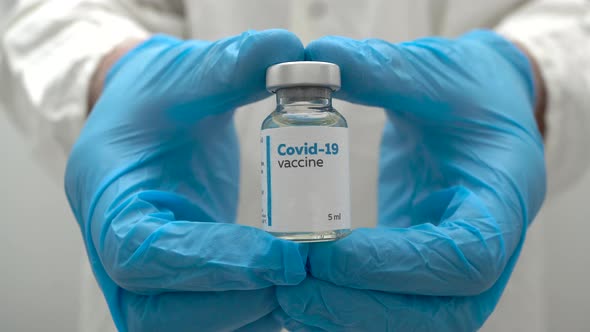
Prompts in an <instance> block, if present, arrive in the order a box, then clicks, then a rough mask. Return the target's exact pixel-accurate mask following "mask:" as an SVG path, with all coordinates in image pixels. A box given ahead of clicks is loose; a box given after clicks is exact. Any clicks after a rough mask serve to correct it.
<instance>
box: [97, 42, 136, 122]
mask: <svg viewBox="0 0 590 332" xmlns="http://www.w3.org/2000/svg"><path fill="white" fill-rule="evenodd" d="M142 41H143V40H142V39H127V40H125V41H123V42H122V43H120V44H119V45H117V46H115V47H114V48H113V49H112V50H111V51H110V52H109V53H107V54H105V56H103V57H102V59H101V60H100V62H99V63H98V66H97V67H96V70H95V71H94V74H93V75H92V77H91V79H90V86H89V90H88V114H90V112H91V111H92V107H94V104H95V103H96V101H97V100H98V98H99V97H100V94H101V93H102V88H103V85H104V80H105V77H106V75H107V73H108V72H109V70H110V69H111V67H112V66H113V65H114V64H115V63H116V62H117V61H118V60H119V59H120V58H121V57H122V56H123V55H125V54H126V53H127V52H129V51H130V50H131V49H133V48H135V46H137V45H138V44H139V43H141V42H142Z"/></svg>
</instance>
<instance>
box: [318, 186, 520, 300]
mask: <svg viewBox="0 0 590 332" xmlns="http://www.w3.org/2000/svg"><path fill="white" fill-rule="evenodd" d="M416 210H418V211H422V213H421V214H420V215H417V216H415V217H417V218H420V219H421V222H420V223H419V222H414V224H417V225H415V226H412V227H409V228H391V227H378V228H374V229H357V230H355V231H353V233H352V234H351V235H349V236H348V237H346V238H343V239H341V240H339V241H335V242H332V243H318V244H313V245H311V246H310V253H309V264H310V273H311V274H312V275H313V276H314V277H316V278H318V279H322V280H326V281H329V282H331V283H334V284H336V285H340V286H347V287H352V288H359V289H371V290H380V291H387V292H396V293H406V294H421V295H444V296H458V295H462V296H466V295H475V294H480V293H482V292H484V291H485V290H487V289H488V288H489V287H491V286H492V285H493V284H494V283H495V282H496V280H497V279H498V277H499V276H500V274H501V273H502V271H503V270H504V268H505V266H506V264H507V262H508V260H509V259H510V258H511V257H512V256H513V253H514V251H515V249H516V248H517V246H518V244H519V243H520V242H521V239H522V238H521V237H522V236H523V235H524V234H523V232H524V231H523V227H524V226H523V224H522V223H515V222H510V221H505V220H496V219H495V218H494V217H493V216H491V215H490V214H489V212H488V210H487V208H486V206H485V205H484V204H483V203H482V202H481V200H480V199H479V197H477V196H475V195H474V194H473V193H471V192H469V191H468V190H466V189H464V188H460V187H454V188H451V189H448V190H444V191H440V192H437V193H433V194H431V195H430V196H429V199H427V200H426V201H424V202H423V204H421V205H419V206H417V207H416ZM418 223H419V224H418Z"/></svg>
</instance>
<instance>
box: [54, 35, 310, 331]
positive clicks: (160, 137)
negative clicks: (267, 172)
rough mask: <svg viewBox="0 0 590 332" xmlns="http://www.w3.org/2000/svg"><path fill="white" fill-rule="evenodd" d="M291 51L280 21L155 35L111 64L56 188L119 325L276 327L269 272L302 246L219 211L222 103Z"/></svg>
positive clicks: (229, 162) (253, 87)
mask: <svg viewBox="0 0 590 332" xmlns="http://www.w3.org/2000/svg"><path fill="white" fill-rule="evenodd" d="M302 58H303V47H302V45H301V42H300V41H299V40H298V39H297V38H296V37H295V36H294V35H293V34H291V33H288V32H286V31H280V30H270V31H264V32H246V33H244V34H242V35H239V36H236V37H232V38H228V39H223V40H220V41H217V42H213V43H212V42H205V41H181V40H177V39H173V38H170V37H166V36H156V37H153V38H151V39H149V40H147V41H145V42H143V43H142V44H140V45H139V46H138V47H136V48H134V49H133V50H132V51H130V52H129V53H128V54H126V55H125V56H124V57H123V58H122V59H121V60H120V61H118V62H117V63H116V64H115V66H114V67H113V69H111V71H110V72H109V74H108V76H107V79H106V84H105V88H104V92H103V94H102V96H101V98H100V99H99V100H98V102H97V104H96V105H95V107H94V108H93V110H92V113H91V115H90V117H89V118H88V121H87V123H86V125H85V127H84V129H83V131H82V134H81V136H80V138H79V140H78V142H77V143H76V145H75V147H74V149H73V151H72V153H71V156H70V159H69V162H68V165H67V171H66V179H65V188H66V192H67V196H68V199H69V202H70V205H71V207H72V210H73V212H74V214H75V217H76V219H77V220H78V223H79V225H80V228H81V230H82V234H83V237H84V241H85V243H86V248H87V252H88V256H89V259H90V261H91V264H92V268H93V270H94V273H95V276H96V278H97V280H98V282H99V284H100V287H101V288H102V291H103V293H104V295H105V298H106V300H107V302H108V305H109V308H110V311H111V314H112V316H113V318H114V321H115V323H116V325H117V328H118V329H119V330H121V331H126V330H130V331H226V330H235V329H238V328H241V327H244V326H246V327H244V328H245V329H261V328H263V329H265V330H269V329H273V328H274V329H278V328H280V326H279V325H278V323H277V322H276V320H275V319H274V316H273V314H272V312H273V311H274V310H275V309H276V308H277V307H278V303H277V301H276V296H275V289H274V286H275V285H294V284H297V283H299V282H301V280H303V279H304V278H305V276H306V271H305V262H306V257H307V255H306V250H307V248H306V247H305V246H301V245H298V244H296V243H293V242H289V241H283V240H279V239H277V238H275V237H273V236H271V235H269V234H267V233H266V232H264V231H262V230H259V229H256V228H251V227H246V226H240V225H236V224H233V222H234V221H235V219H236V209H237V202H238V185H239V178H238V176H239V172H238V170H239V151H238V144H237V140H236V139H237V137H236V133H235V130H234V125H233V122H232V121H233V117H232V116H233V112H232V111H233V110H234V109H235V108H237V107H239V106H240V105H244V104H246V103H250V102H253V101H256V100H258V99H261V98H263V97H266V96H267V92H266V90H265V71H266V68H267V67H268V66H270V65H273V64H276V63H279V62H284V61H295V60H301V59H302Z"/></svg>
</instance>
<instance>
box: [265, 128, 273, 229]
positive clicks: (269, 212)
mask: <svg viewBox="0 0 590 332" xmlns="http://www.w3.org/2000/svg"><path fill="white" fill-rule="evenodd" d="M270 166H271V163H270V136H266V215H267V216H266V217H267V219H268V226H272V196H271V192H270V188H271V185H270Z"/></svg>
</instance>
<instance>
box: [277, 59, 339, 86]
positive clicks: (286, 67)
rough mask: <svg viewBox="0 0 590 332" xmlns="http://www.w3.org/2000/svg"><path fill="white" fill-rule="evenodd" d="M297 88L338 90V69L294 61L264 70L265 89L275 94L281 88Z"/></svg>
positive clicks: (326, 65) (332, 66)
mask: <svg viewBox="0 0 590 332" xmlns="http://www.w3.org/2000/svg"><path fill="white" fill-rule="evenodd" d="M298 86H315V87H327V88H330V89H332V90H333V91H336V90H338V89H340V67H338V65H335V64H333V63H329V62H319V61H294V62H283V63H279V64H276V65H274V66H270V67H268V69H267V70H266V89H267V90H268V91H270V92H273V93H274V92H276V91H277V90H278V89H281V88H290V87H298Z"/></svg>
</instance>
